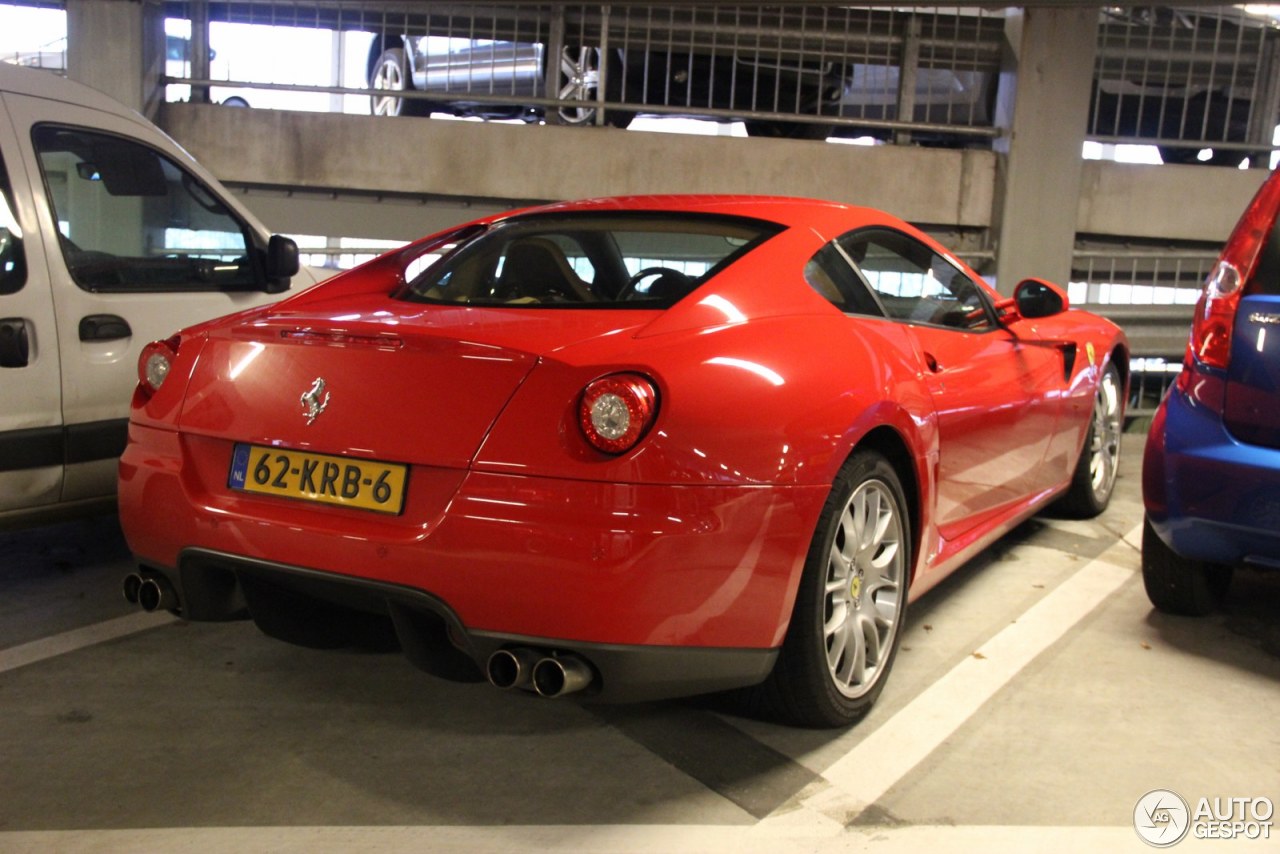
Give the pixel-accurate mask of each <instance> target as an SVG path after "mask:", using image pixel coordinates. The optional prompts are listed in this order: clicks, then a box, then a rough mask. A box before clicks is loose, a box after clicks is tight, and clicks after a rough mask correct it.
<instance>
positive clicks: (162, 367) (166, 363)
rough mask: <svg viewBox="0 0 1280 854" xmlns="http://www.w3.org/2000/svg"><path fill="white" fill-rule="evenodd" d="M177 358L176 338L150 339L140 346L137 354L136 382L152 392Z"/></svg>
mask: <svg viewBox="0 0 1280 854" xmlns="http://www.w3.org/2000/svg"><path fill="white" fill-rule="evenodd" d="M177 358H178V339H177V338H170V339H169V340H168V341H152V342H151V343H150V344H148V345H147V346H145V347H143V348H142V354H141V355H140V356H138V382H140V383H141V384H142V387H143V388H145V389H146V390H147V391H149V392H151V393H152V394H154V393H155V392H156V391H158V390H159V389H160V386H161V385H163V384H164V380H165V377H167V376H169V371H170V369H171V368H172V367H173V362H174V360H175V359H177Z"/></svg>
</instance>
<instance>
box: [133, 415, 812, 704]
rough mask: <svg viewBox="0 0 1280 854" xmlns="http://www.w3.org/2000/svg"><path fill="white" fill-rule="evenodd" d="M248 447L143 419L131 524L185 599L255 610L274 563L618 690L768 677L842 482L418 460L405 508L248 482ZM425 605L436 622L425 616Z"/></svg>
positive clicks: (344, 593) (294, 580) (399, 614)
mask: <svg viewBox="0 0 1280 854" xmlns="http://www.w3.org/2000/svg"><path fill="white" fill-rule="evenodd" d="M193 451H195V453H193ZM224 451H225V453H224ZM229 460H230V445H229V444H228V445H227V447H226V448H225V449H223V450H222V451H217V452H216V453H215V452H214V451H213V449H211V448H210V447H208V446H204V447H200V448H194V447H193V446H192V445H191V441H190V440H188V439H186V438H184V437H180V436H178V435H177V434H174V433H170V432H167V431H162V430H155V429H151V428H146V427H139V426H137V425H134V427H133V428H132V430H131V441H130V444H129V447H128V448H127V449H126V451H125V454H124V456H123V457H122V459H121V480H120V488H119V495H120V511H121V519H122V523H123V526H124V530H125V534H126V537H127V538H128V541H129V544H130V547H131V549H132V550H133V552H134V554H135V555H136V556H137V559H138V562H139V564H140V565H141V566H142V567H143V570H144V572H152V573H158V574H162V575H164V576H166V577H167V578H168V579H169V580H170V582H171V583H172V584H173V586H174V587H175V588H176V590H177V591H178V594H179V602H180V606H179V608H178V609H177V610H178V613H180V614H181V615H182V616H184V617H186V618H188V619H194V620H218V619H228V618H234V617H236V616H244V615H246V613H247V610H246V604H251V603H246V601H245V597H244V595H243V589H242V588H243V587H244V584H245V579H248V580H249V584H251V585H252V584H253V583H254V582H255V581H265V582H267V583H268V584H270V585H272V586H273V587H275V588H287V589H288V590H290V591H293V592H294V593H297V594H299V595H302V596H305V597H308V598H309V599H315V600H325V601H328V602H330V603H332V604H336V605H339V606H341V607H343V608H347V609H350V610H354V611H365V612H370V613H377V614H386V615H388V616H390V617H391V618H392V619H393V621H394V622H395V623H396V628H397V633H398V634H401V635H402V637H401V644H402V646H403V647H404V648H405V649H406V652H409V653H410V657H411V658H413V657H414V654H413V650H412V649H411V647H412V646H413V645H414V643H415V641H413V639H412V638H410V639H409V641H408V643H406V639H405V637H404V635H405V634H406V633H407V634H409V635H414V634H423V633H424V634H425V635H428V636H431V637H434V638H435V639H436V640H437V641H439V642H440V643H439V644H437V646H438V647H440V648H444V646H447V647H449V648H451V649H453V650H456V651H459V652H460V653H461V654H462V655H463V656H465V658H466V659H467V660H468V661H469V662H471V663H472V664H473V665H477V666H479V667H480V668H482V667H483V665H484V662H485V661H486V660H487V658H488V656H489V655H490V654H491V653H492V652H493V651H495V650H497V649H499V648H501V647H509V646H517V645H518V646H530V647H535V648H538V649H549V650H557V651H567V652H574V653H577V654H579V655H581V656H582V657H583V658H586V659H587V660H588V661H590V662H591V664H592V666H593V667H594V668H595V669H596V670H597V671H598V674H599V677H600V678H599V679H598V680H597V682H598V683H599V685H600V686H601V689H602V690H601V691H600V696H601V698H602V699H607V700H613V699H627V700H632V699H645V698H648V697H658V696H675V695H679V694H690V693H699V692H703V691H712V690H719V689H722V688H728V687H733V686H736V685H744V684H751V683H754V682H759V681H760V680H762V679H763V678H764V676H765V675H767V674H768V672H769V669H770V668H771V667H772V663H773V660H774V657H775V655H776V650H777V648H778V647H779V646H780V645H781V643H782V639H783V637H784V635H785V632H786V627H787V624H788V622H789V620H790V614H791V608H792V604H793V602H794V597H795V591H796V587H797V585H798V583H799V576H800V572H801V570H802V567H803V563H804V558H805V555H806V553H807V551H808V547H809V542H810V540H811V538H812V535H813V531H814V528H815V527H816V523H817V517H818V514H819V513H820V511H821V508H822V504H823V502H824V501H825V500H826V493H827V491H828V490H827V489H826V488H823V487H817V486H812V487H811V486H803V487H779V486H741V485H734V486H693V487H690V486H670V485H636V484H617V483H603V482H588V481H578V480H559V479H554V478H533V477H521V476H513V475H503V474H492V473H483V472H461V471H448V470H429V469H425V468H416V467H415V468H414V469H413V470H412V471H411V472H410V476H409V483H410V495H409V496H408V498H407V501H406V510H405V512H404V514H403V515H402V516H400V517H396V518H394V519H388V518H386V517H383V516H380V515H379V514H372V513H365V512H362V511H356V510H345V509H342V508H333V507H325V506H320V505H312V504H308V503H304V502H299V501H290V500H282V499H276V498H270V497H259V496H254V495H249V494H245V493H239V492H233V491H231V490H228V489H227V488H226V485H225V482H226V476H227V470H228V465H229ZM156 508H162V510H157V509H156ZM248 610H252V608H249V609H248ZM253 616H254V618H255V620H258V622H259V624H260V625H261V624H262V620H261V619H259V617H260V614H254V615H253ZM415 620H416V621H417V624H419V628H421V627H422V626H423V625H426V627H427V628H426V630H425V631H424V632H423V633H420V632H417V631H412V630H410V631H407V632H406V630H405V627H406V626H411V624H413V623H414V621H415ZM423 620H425V621H426V623H423ZM428 624H430V625H428ZM415 663H419V664H422V662H415ZM428 663H429V662H428ZM424 669H429V670H430V669H431V667H429V666H427V667H424ZM477 672H479V671H477Z"/></svg>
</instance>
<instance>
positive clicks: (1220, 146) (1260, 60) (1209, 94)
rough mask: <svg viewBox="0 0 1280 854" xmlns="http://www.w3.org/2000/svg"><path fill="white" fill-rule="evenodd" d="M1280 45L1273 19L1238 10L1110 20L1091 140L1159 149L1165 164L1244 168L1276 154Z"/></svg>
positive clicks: (1137, 14) (1158, 10)
mask: <svg viewBox="0 0 1280 854" xmlns="http://www.w3.org/2000/svg"><path fill="white" fill-rule="evenodd" d="M1278 38H1280V32H1277V30H1276V29H1275V27H1274V24H1273V23H1272V22H1270V21H1269V20H1268V19H1266V18H1262V17H1258V16H1255V15H1251V14H1249V13H1247V12H1245V11H1243V10H1239V9H1236V8H1233V7H1209V8H1201V9H1197V8H1168V7H1149V8H1148V7H1140V8H1128V9H1112V10H1109V11H1107V12H1105V13H1104V14H1103V15H1102V18H1101V21H1100V25H1099V38H1098V54H1097V64H1096V72H1095V75H1094V77H1095V79H1094V90H1093V101H1092V109H1091V111H1090V118H1089V127H1088V132H1089V134H1090V135H1091V136H1092V137H1093V138H1095V139H1097V140H1099V141H1103V142H1129V141H1133V140H1141V141H1143V142H1147V143H1151V144H1155V145H1157V146H1159V148H1160V153H1161V156H1162V158H1163V159H1164V161H1165V162H1191V161H1194V160H1197V159H1204V160H1209V161H1210V162H1213V163H1218V164H1224V165H1235V164H1238V163H1240V161H1241V160H1242V159H1243V158H1244V157H1245V156H1247V155H1260V154H1262V153H1268V154H1269V152H1270V149H1271V147H1272V139H1273V133H1274V130H1275V126H1276V114H1277V97H1278V94H1277V93H1278V87H1280V68H1278V66H1277V64H1276V55H1277V40H1278ZM1204 149H1210V150H1211V153H1206V154H1201V152H1202V150H1204Z"/></svg>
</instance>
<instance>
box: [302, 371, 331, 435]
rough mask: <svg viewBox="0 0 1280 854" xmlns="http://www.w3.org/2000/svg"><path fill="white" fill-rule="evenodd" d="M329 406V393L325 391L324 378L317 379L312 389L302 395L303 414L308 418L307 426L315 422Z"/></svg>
mask: <svg viewBox="0 0 1280 854" xmlns="http://www.w3.org/2000/svg"><path fill="white" fill-rule="evenodd" d="M328 405H329V392H327V391H325V383H324V378H323V377H316V379H315V382H313V383H312V384H311V388H309V389H307V390H306V391H304V392H303V393H302V414H303V415H305V416H306V417H307V424H308V425H310V424H311V422H312V421H315V420H316V418H317V417H319V415H320V413H321V412H324V408H325V407H326V406H328Z"/></svg>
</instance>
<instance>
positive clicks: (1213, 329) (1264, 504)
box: [1142, 173, 1280, 615]
mask: <svg viewBox="0 0 1280 854" xmlns="http://www.w3.org/2000/svg"><path fill="white" fill-rule="evenodd" d="M1277 210H1280V173H1276V174H1272V175H1271V176H1270V177H1269V178H1268V179H1267V181H1266V182H1265V183H1264V184H1263V185H1262V187H1261V188H1260V189H1259V190H1258V193H1257V195H1256V196H1255V197H1254V199H1253V201H1252V202H1251V203H1250V205H1249V207H1248V208H1246V209H1245V212H1244V215H1243V216H1242V217H1241V219H1240V222H1239V223H1237V225H1236V228H1235V230H1234V231H1233V232H1232V234H1231V238H1230V239H1229V240H1228V241H1227V245H1226V247H1225V248H1224V249H1223V251H1222V255H1221V256H1220V257H1219V260H1218V263H1217V265H1216V266H1215V267H1214V270H1213V272H1212V273H1211V274H1210V275H1209V279H1208V281H1207V282H1206V284H1205V290H1204V293H1203V294H1202V295H1201V297H1200V302H1199V303H1198V304H1197V306H1196V315H1195V320H1194V323H1193V326H1192V330H1191V340H1190V343H1189V345H1188V347H1187V355H1186V359H1185V362H1184V364H1183V369H1182V373H1181V374H1180V375H1179V376H1178V380H1177V382H1176V383H1175V385H1174V387H1173V388H1172V389H1171V390H1170V393H1169V395H1168V396H1167V397H1166V398H1165V400H1164V402H1163V403H1162V404H1161V405H1160V408H1159V410H1158V411H1157V413H1156V417H1155V420H1154V421H1153V423H1152V425H1151V432H1150V434H1149V436H1148V438H1147V447H1146V454H1145V457H1144V461H1143V471H1142V492H1143V501H1144V503H1145V505H1146V523H1145V525H1144V529H1143V538H1142V574H1143V581H1144V582H1145V584H1146V589H1147V595H1148V596H1149V597H1150V599H1151V602H1152V603H1153V604H1154V605H1155V606H1156V607H1157V608H1159V609H1160V610H1162V611H1167V612H1170V613H1175V614H1191V615H1199V614H1205V613H1208V612H1210V611H1212V610H1213V609H1214V608H1215V607H1216V606H1217V605H1218V603H1219V602H1220V601H1221V599H1222V597H1223V595H1224V594H1225V593H1226V590H1227V588H1228V586H1229V585H1230V583H1231V574H1232V572H1233V570H1234V568H1235V567H1237V566H1240V565H1251V566H1255V567H1259V568H1263V569H1280V233H1278V232H1280V221H1278V218H1277V215H1276V214H1277Z"/></svg>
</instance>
